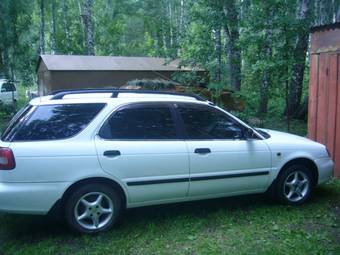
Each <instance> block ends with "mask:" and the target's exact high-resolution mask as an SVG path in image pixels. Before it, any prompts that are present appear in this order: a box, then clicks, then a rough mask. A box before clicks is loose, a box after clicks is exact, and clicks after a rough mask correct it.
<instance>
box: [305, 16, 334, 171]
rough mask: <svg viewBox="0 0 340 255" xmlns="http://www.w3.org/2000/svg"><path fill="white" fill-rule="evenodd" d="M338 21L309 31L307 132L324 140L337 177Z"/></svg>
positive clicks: (321, 141) (314, 138) (319, 139)
mask: <svg viewBox="0 0 340 255" xmlns="http://www.w3.org/2000/svg"><path fill="white" fill-rule="evenodd" d="M339 78H340V23H335V24H331V25H325V26H319V27H315V28H313V29H312V31H311V49H310V81H309V109H308V136H309V138H311V139H313V140H316V141H318V142H320V143H322V144H325V145H326V146H327V148H328V150H329V152H330V154H331V155H332V158H333V160H334V162H335V176H337V177H340V80H339Z"/></svg>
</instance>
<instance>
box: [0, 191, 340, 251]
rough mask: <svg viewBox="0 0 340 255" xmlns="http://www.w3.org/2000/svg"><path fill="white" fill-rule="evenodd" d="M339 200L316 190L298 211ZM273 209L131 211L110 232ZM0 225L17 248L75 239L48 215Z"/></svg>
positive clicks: (246, 200)
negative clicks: (182, 219)
mask: <svg viewBox="0 0 340 255" xmlns="http://www.w3.org/2000/svg"><path fill="white" fill-rule="evenodd" d="M339 197H340V196H339V190H338V189H335V188H332V187H329V186H322V187H318V188H317V189H316V190H315V193H314V196H313V198H312V199H311V200H310V201H309V202H308V203H307V204H305V205H303V206H301V208H304V207H310V206H314V205H316V204H318V205H319V204H324V205H325V206H329V203H330V202H333V203H334V202H336V201H338V200H339ZM277 206H281V205H278V204H277V203H275V202H273V201H272V200H270V199H268V198H267V196H266V195H264V194H260V195H246V196H238V197H230V198H220V199H210V200H203V201H195V202H187V203H176V204H168V205H157V206H149V207H142V208H135V209H129V210H127V211H126V212H125V213H124V216H123V219H122V220H121V222H120V223H119V224H118V226H116V228H115V230H113V231H116V234H118V235H119V232H126V231H131V229H134V228H138V227H144V226H145V225H146V224H152V223H154V224H163V223H164V224H169V222H172V220H176V219H177V218H188V219H192V220H194V221H196V220H197V221H198V220H200V219H204V218H207V217H209V215H211V214H214V213H215V212H218V211H227V212H230V213H234V214H235V215H237V214H238V212H244V211H253V210H257V209H261V208H269V210H270V208H271V207H277ZM0 226H1V228H0V243H1V242H15V244H16V245H18V244H25V243H27V242H30V243H32V242H33V243H35V242H40V241H43V240H45V239H55V241H56V242H58V243H59V242H60V243H68V242H71V240H72V239H74V238H75V237H77V236H76V235H75V234H73V233H72V232H71V231H70V230H69V228H68V227H67V225H66V223H65V222H64V221H62V220H57V219H55V218H52V217H49V216H24V215H9V214H2V215H0ZM104 235H105V234H104Z"/></svg>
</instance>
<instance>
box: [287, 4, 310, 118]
mask: <svg viewBox="0 0 340 255" xmlns="http://www.w3.org/2000/svg"><path fill="white" fill-rule="evenodd" d="M309 13H310V1H309V0H299V2H298V11H297V15H296V18H297V20H298V21H299V22H300V24H301V27H300V29H299V31H298V33H297V35H296V37H295V46H294V49H293V52H294V54H293V55H294V64H293V66H292V71H291V78H290V81H289V92H288V102H289V103H288V107H287V109H286V114H288V115H290V116H294V114H295V113H296V111H297V110H298V109H299V107H300V101H301V96H302V88H303V75H304V71H305V63H306V54H307V48H308V39H309V26H310V22H309V18H310V17H309V16H310V15H309Z"/></svg>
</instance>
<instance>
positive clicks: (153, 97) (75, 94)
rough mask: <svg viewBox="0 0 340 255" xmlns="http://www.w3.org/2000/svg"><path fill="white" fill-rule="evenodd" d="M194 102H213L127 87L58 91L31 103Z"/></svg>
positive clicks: (191, 95) (191, 96)
mask: <svg viewBox="0 0 340 255" xmlns="http://www.w3.org/2000/svg"><path fill="white" fill-rule="evenodd" d="M164 101H169V102H192V103H202V104H207V103H211V102H209V101H207V100H205V99H203V98H202V97H201V96H199V95H196V94H190V93H178V92H174V91H168V92H167V91H150V90H127V89H122V90H120V89H99V90H98V89H85V90H68V91H58V92H55V93H52V94H51V95H48V96H44V97H38V98H34V99H33V100H31V102H30V104H31V105H51V104H73V103H106V104H123V103H131V102H164Z"/></svg>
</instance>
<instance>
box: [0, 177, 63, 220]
mask: <svg viewBox="0 0 340 255" xmlns="http://www.w3.org/2000/svg"><path fill="white" fill-rule="evenodd" d="M69 185H70V183H68V182H56V183H0V211H2V212H9V213H21V214H47V213H48V212H49V210H50V209H51V208H52V206H53V205H54V204H55V202H57V201H58V200H59V199H60V198H61V197H62V195H63V193H64V191H65V190H66V189H67V187H68V186H69Z"/></svg>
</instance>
